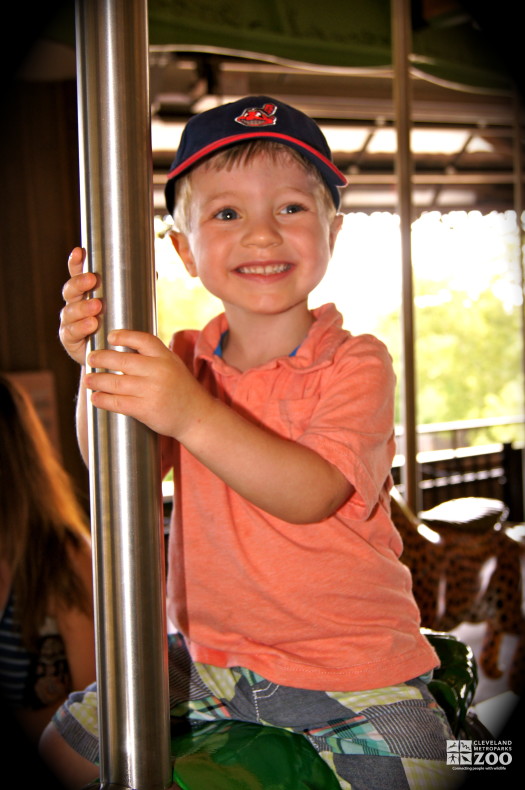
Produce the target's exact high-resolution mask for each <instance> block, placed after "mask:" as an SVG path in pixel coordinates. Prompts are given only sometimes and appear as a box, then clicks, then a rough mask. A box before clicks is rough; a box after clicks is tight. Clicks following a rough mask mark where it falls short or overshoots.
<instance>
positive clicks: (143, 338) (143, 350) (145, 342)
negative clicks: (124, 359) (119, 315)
mask: <svg viewBox="0 0 525 790" xmlns="http://www.w3.org/2000/svg"><path fill="white" fill-rule="evenodd" d="M108 341H109V342H110V343H111V345H112V346H123V347H124V348H132V349H134V351H138V352H139V354H142V355H143V356H145V357H157V356H159V355H160V354H163V353H164V352H165V351H167V349H166V346H165V345H164V343H163V342H162V340H159V338H158V337H156V336H155V335H151V334H150V333H149V332H138V331H137V330H134V329H114V330H112V331H111V332H110V333H109V335H108Z"/></svg>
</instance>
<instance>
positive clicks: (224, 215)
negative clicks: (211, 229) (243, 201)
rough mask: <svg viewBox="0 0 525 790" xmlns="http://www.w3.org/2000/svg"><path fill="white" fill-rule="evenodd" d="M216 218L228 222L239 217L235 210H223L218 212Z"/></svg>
mask: <svg viewBox="0 0 525 790" xmlns="http://www.w3.org/2000/svg"><path fill="white" fill-rule="evenodd" d="M215 216H216V217H217V219H226V220H228V219H237V217H238V216H239V215H238V214H237V212H236V211H235V210H234V209H233V208H223V209H222V210H221V211H218V212H217V214H215Z"/></svg>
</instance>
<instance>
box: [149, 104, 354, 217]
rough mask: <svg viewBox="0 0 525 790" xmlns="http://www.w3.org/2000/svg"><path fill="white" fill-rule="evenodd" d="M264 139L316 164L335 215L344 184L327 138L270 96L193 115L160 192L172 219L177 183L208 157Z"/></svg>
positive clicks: (310, 121)
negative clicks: (162, 192) (329, 195)
mask: <svg viewBox="0 0 525 790" xmlns="http://www.w3.org/2000/svg"><path fill="white" fill-rule="evenodd" d="M257 138H259V139H261V138H267V139H268V140H275V141H276V142H278V143H282V144H283V145H287V146H289V147H290V148H295V150H296V151H299V153H301V154H303V156H305V157H306V158H307V159H309V160H310V161H311V162H312V164H314V165H315V166H316V167H317V169H318V170H319V172H320V173H321V176H322V177H323V179H324V180H325V182H326V184H327V186H328V189H329V190H330V194H331V195H332V199H333V201H334V203H335V207H336V209H338V208H339V203H340V194H339V190H338V187H344V186H346V184H347V183H348V182H347V180H346V177H345V176H344V175H343V173H342V172H341V171H340V170H339V169H338V168H337V167H336V166H335V165H334V163H333V160H332V153H331V151H330V148H329V147H328V143H327V142H326V138H325V136H324V134H323V133H322V131H321V129H320V128H319V126H318V125H317V124H316V122H315V121H314V120H313V119H312V118H310V117H309V116H308V115H305V114H304V113H303V112H301V111H300V110H296V109H295V108H294V107H291V106H290V105H289V104H285V103H284V102H281V101H278V100H277V99H271V98H269V97H268V96H248V97H246V98H244V99H239V100H238V101H234V102H230V103H229V104H223V105H221V106H220V107H214V108H213V109H211V110H206V112H203V113H200V114H199V115H195V116H194V117H193V118H190V120H189V121H188V123H187V124H186V126H185V128H184V131H183V133H182V136H181V139H180V145H179V148H178V150H177V155H176V157H175V159H174V161H173V163H172V165H171V167H170V171H169V173H168V180H167V183H166V187H165V190H164V193H165V196H166V206H167V208H168V211H169V213H170V214H173V209H174V206H175V181H176V180H177V178H179V176H181V175H183V174H185V173H186V172H187V171H188V170H189V169H190V168H191V167H193V166H194V165H197V164H199V163H200V161H201V160H202V159H203V158H204V157H206V156H209V155H210V154H215V153H217V152H218V151H220V150H221V149H223V148H228V147H231V146H234V145H239V144H240V143H246V142H249V141H250V140H255V139H257Z"/></svg>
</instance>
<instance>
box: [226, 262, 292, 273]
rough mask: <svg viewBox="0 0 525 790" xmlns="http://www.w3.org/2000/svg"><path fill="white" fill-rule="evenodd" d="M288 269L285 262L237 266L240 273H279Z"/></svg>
mask: <svg viewBox="0 0 525 790" xmlns="http://www.w3.org/2000/svg"><path fill="white" fill-rule="evenodd" d="M286 269H288V264H286V263H269V264H257V265H255V266H239V269H238V271H240V272H241V273H242V274H280V272H284V271H286Z"/></svg>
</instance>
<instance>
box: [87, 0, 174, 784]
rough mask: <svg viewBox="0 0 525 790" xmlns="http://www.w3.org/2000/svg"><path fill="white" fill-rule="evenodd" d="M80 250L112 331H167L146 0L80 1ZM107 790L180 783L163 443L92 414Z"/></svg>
mask: <svg viewBox="0 0 525 790" xmlns="http://www.w3.org/2000/svg"><path fill="white" fill-rule="evenodd" d="M76 38H77V84H78V112H79V138H80V140H79V143H80V177H81V209H82V237H83V239H82V243H83V246H84V247H85V248H86V250H87V261H86V266H87V268H88V269H89V270H90V271H93V272H96V273H97V274H99V275H100V283H101V284H100V287H99V288H97V291H96V292H95V293H94V295H95V296H98V297H100V298H102V299H103V302H104V315H103V318H102V321H101V326H100V329H99V331H98V332H97V333H96V335H95V336H94V337H93V338H92V341H91V348H103V347H106V345H107V341H106V338H107V335H108V333H109V332H110V331H111V330H112V329H116V328H122V327H126V328H131V329H137V330H142V331H149V332H154V331H155V272H154V258H153V238H154V235H153V211H152V205H153V201H152V186H151V169H152V168H151V144H150V107H149V88H148V16H147V2H146V0H76ZM88 427H89V455H90V489H91V520H92V532H93V554H94V578H95V582H94V584H95V622H96V634H97V683H98V695H99V735H100V770H101V786H102V787H104V788H134V789H135V790H157V788H167V787H170V786H171V785H172V778H171V756H170V733H169V696H168V670H167V646H166V614H165V594H164V552H163V540H162V519H161V516H162V507H161V505H162V498H161V479H160V463H159V454H158V441H157V437H156V436H155V434H154V433H153V432H152V431H150V430H149V429H148V428H146V427H145V426H144V425H143V424H141V423H139V422H138V421H136V420H133V419H132V418H128V417H123V416H122V415H117V414H111V413H109V412H104V411H102V410H98V409H95V408H94V407H89V409H88Z"/></svg>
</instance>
